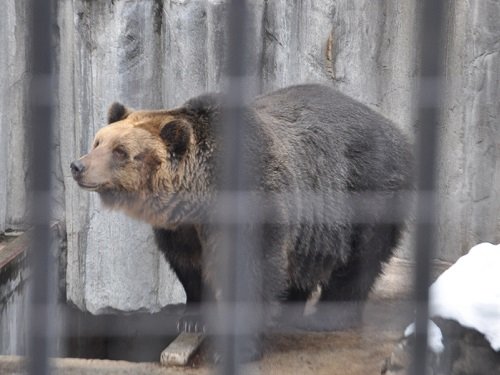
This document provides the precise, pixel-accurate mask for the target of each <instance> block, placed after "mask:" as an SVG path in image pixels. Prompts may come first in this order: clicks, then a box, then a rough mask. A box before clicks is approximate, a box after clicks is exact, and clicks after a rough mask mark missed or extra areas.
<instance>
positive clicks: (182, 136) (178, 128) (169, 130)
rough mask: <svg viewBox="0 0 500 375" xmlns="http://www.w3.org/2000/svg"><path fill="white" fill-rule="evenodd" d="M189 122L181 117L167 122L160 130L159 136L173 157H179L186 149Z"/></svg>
mask: <svg viewBox="0 0 500 375" xmlns="http://www.w3.org/2000/svg"><path fill="white" fill-rule="evenodd" d="M190 132H191V130H190V126H189V123H188V122H187V121H185V120H182V119H175V120H172V121H169V122H167V123H166V124H165V125H163V127H162V128H161V130H160V137H161V139H163V141H164V142H165V144H166V146H167V151H168V152H169V153H170V156H171V157H173V158H177V159H179V158H181V157H182V156H183V155H184V154H185V153H186V151H187V148H188V144H189V135H190Z"/></svg>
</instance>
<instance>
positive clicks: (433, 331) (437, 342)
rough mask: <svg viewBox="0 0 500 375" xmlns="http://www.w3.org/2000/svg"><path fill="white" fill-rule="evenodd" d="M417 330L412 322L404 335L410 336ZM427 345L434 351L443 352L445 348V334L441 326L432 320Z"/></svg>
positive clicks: (428, 328)
mask: <svg viewBox="0 0 500 375" xmlns="http://www.w3.org/2000/svg"><path fill="white" fill-rule="evenodd" d="M414 332H415V323H412V324H410V325H409V326H408V327H406V329H405V333H404V336H405V337H408V336H410V335H413V333H414ZM427 345H428V346H429V348H430V349H431V350H432V351H433V352H434V353H441V352H442V351H443V350H444V345H443V335H442V333H441V330H440V329H439V327H438V326H437V325H436V323H434V322H433V321H432V320H429V324H428V325H427Z"/></svg>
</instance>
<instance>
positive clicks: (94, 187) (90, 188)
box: [78, 181, 101, 191]
mask: <svg viewBox="0 0 500 375" xmlns="http://www.w3.org/2000/svg"><path fill="white" fill-rule="evenodd" d="M78 186H80V187H81V188H82V189H85V190H88V191H97V190H98V189H99V187H100V186H101V185H98V184H96V185H89V184H84V183H83V182H80V181H78Z"/></svg>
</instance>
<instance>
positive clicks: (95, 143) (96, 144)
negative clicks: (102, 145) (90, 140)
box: [94, 140, 99, 148]
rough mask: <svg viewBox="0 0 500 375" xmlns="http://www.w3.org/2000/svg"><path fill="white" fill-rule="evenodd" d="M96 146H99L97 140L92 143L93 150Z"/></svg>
mask: <svg viewBox="0 0 500 375" xmlns="http://www.w3.org/2000/svg"><path fill="white" fill-rule="evenodd" d="M97 146H99V140H96V141H95V142H94V148H96V147H97Z"/></svg>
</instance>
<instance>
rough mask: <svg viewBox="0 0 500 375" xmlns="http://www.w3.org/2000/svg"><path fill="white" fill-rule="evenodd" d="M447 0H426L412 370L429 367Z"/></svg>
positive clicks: (423, 370) (422, 374)
mask: <svg viewBox="0 0 500 375" xmlns="http://www.w3.org/2000/svg"><path fill="white" fill-rule="evenodd" d="M443 15H444V1H443V0H424V1H423V2H422V20H421V22H422V23H421V26H420V48H419V49H418V51H419V52H420V54H421V55H420V56H421V76H420V87H419V95H418V105H419V109H418V110H419V112H418V123H419V130H418V139H417V144H416V147H417V149H416V155H417V189H418V195H417V212H416V215H417V231H416V255H415V263H416V265H415V302H416V322H415V332H416V341H415V352H414V361H413V363H414V365H413V368H412V373H413V374H414V375H425V374H426V371H427V325H428V319H429V286H430V280H431V272H430V267H431V259H432V257H433V255H434V252H435V246H436V245H435V233H436V217H437V214H436V203H437V201H436V187H437V184H436V159H437V154H438V147H439V143H438V140H439V112H440V107H441V94H442V87H441V86H442V56H443V54H442V45H443V33H442V31H443V30H442V25H443Z"/></svg>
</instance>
